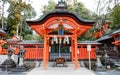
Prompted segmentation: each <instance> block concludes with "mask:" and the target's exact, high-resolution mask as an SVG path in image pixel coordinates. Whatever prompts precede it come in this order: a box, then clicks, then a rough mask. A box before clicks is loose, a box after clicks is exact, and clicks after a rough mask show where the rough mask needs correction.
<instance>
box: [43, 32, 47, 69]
mask: <svg viewBox="0 0 120 75" xmlns="http://www.w3.org/2000/svg"><path fill="white" fill-rule="evenodd" d="M46 53H47V37H46V31H45V34H44V49H43V69H44V70H46V64H47V59H46V58H47V56H46Z"/></svg>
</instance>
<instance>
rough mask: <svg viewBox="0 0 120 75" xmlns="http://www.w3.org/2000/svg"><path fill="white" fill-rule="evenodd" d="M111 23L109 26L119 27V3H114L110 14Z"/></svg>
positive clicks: (112, 27) (113, 28) (114, 28)
mask: <svg viewBox="0 0 120 75" xmlns="http://www.w3.org/2000/svg"><path fill="white" fill-rule="evenodd" d="M110 17H111V21H112V25H111V26H110V28H111V29H112V30H116V29H119V28H120V5H116V6H115V7H114V8H113V9H112V12H111V14H110Z"/></svg>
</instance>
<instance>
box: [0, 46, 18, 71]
mask: <svg viewBox="0 0 120 75" xmlns="http://www.w3.org/2000/svg"><path fill="white" fill-rule="evenodd" d="M7 52H8V54H7V55H8V58H7V59H6V60H5V61H4V62H3V63H2V65H1V70H3V71H4V70H8V71H10V70H11V69H12V68H14V67H16V64H15V62H14V61H13V60H12V59H11V56H12V54H13V49H12V47H11V46H10V47H9V48H8V50H7Z"/></svg>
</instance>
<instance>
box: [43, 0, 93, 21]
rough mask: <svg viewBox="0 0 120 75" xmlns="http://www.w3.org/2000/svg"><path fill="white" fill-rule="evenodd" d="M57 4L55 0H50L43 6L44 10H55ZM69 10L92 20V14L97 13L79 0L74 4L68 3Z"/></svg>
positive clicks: (44, 11)
mask: <svg viewBox="0 0 120 75" xmlns="http://www.w3.org/2000/svg"><path fill="white" fill-rule="evenodd" d="M55 6H56V3H55V2H54V1H53V0H49V1H48V5H45V6H44V7H43V9H42V12H43V13H47V12H50V11H53V10H54V9H55ZM68 10H70V11H73V12H77V13H78V14H79V15H80V16H81V18H83V19H90V20H91V19H93V17H92V16H93V15H94V14H95V13H92V12H91V11H89V10H88V9H87V8H86V7H85V6H84V4H83V3H81V2H77V3H75V4H74V5H68Z"/></svg>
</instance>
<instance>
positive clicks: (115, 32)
mask: <svg viewBox="0 0 120 75" xmlns="http://www.w3.org/2000/svg"><path fill="white" fill-rule="evenodd" d="M117 33H120V29H118V30H116V31H114V32H113V33H112V35H113V34H117Z"/></svg>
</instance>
